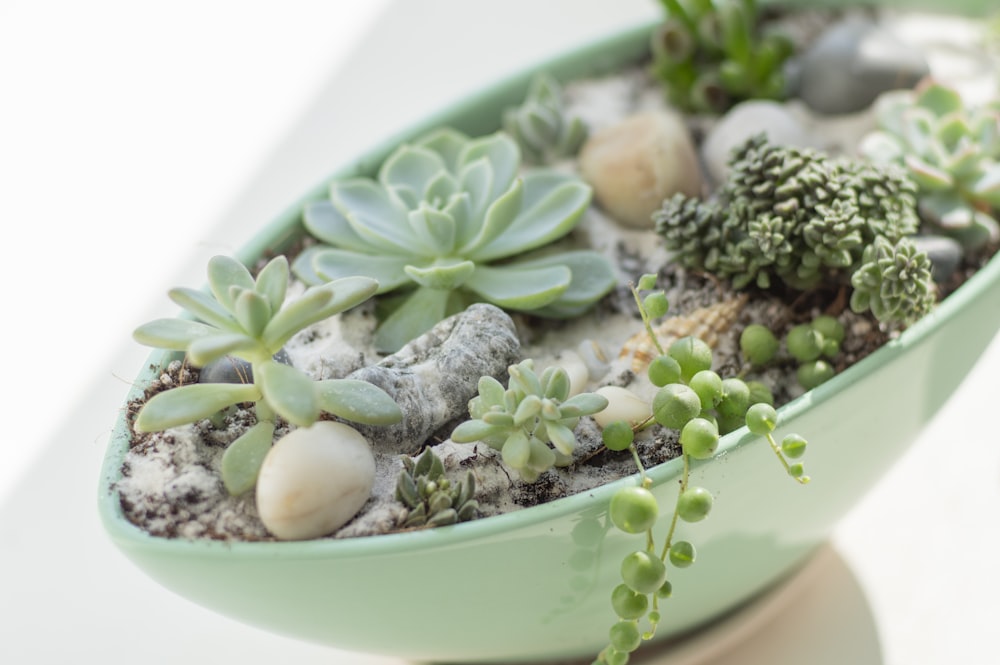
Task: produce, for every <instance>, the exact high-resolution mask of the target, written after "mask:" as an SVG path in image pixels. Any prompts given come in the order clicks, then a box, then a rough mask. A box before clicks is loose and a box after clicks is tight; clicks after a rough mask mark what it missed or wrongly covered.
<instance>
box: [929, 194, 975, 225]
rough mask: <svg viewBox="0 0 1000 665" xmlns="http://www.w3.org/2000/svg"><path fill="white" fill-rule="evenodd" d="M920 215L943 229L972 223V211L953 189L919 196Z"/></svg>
mask: <svg viewBox="0 0 1000 665" xmlns="http://www.w3.org/2000/svg"><path fill="white" fill-rule="evenodd" d="M919 209H920V216H921V217H923V218H925V219H926V220H927V221H929V222H931V223H933V224H935V225H937V226H940V227H941V228H943V229H947V230H950V229H961V228H965V227H967V226H969V225H970V224H972V220H973V215H974V211H973V209H972V208H971V207H970V206H969V204H968V202H967V201H965V200H964V199H963V198H962V197H961V196H959V195H958V193H957V192H956V191H954V190H946V191H940V192H932V193H929V194H925V195H923V196H921V197H920V201H919Z"/></svg>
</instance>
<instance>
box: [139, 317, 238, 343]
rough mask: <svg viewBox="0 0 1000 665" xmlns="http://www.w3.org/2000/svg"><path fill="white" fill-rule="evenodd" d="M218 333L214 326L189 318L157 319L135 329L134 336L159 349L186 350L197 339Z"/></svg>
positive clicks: (140, 341) (141, 341)
mask: <svg viewBox="0 0 1000 665" xmlns="http://www.w3.org/2000/svg"><path fill="white" fill-rule="evenodd" d="M216 334H218V330H217V329H216V328H213V327H212V326H208V325H205V324H204V323H201V322H198V321H188V320H187V319H156V320H155V321H150V322H149V323H144V324H143V325H141V326H139V327H138V328H136V329H135V331H134V332H133V333H132V338H133V339H135V341H137V342H139V343H140V344H144V345H146V346H154V347H156V348H158V349H170V350H171V351H184V350H186V349H187V348H188V346H189V345H190V344H191V342H193V341H195V340H196V339H201V338H203V337H208V336H210V335H216Z"/></svg>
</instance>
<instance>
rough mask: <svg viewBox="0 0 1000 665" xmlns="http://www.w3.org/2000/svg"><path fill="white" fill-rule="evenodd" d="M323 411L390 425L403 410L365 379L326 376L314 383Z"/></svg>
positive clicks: (366, 421) (371, 422)
mask: <svg viewBox="0 0 1000 665" xmlns="http://www.w3.org/2000/svg"><path fill="white" fill-rule="evenodd" d="M316 394H317V396H318V397H319V405H320V408H321V409H322V410H323V411H326V412H327V413H332V414H333V415H335V416H337V417H338V418H343V419H345V420H350V421H353V422H356V423H361V424H363V425H392V424H394V423H398V422H399V421H401V420H402V419H403V412H402V411H400V409H399V405H397V404H396V402H394V401H393V399H392V397H390V396H389V394H388V393H387V392H385V391H384V390H382V389H381V388H379V387H378V386H375V385H372V384H371V383H368V382H367V381H357V380H354V379H327V380H325V381H319V382H318V383H317V384H316Z"/></svg>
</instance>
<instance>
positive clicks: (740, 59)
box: [652, 0, 792, 112]
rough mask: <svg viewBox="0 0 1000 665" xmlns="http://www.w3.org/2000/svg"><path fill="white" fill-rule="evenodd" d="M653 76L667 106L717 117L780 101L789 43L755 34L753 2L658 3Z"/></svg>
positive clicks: (696, 0) (670, 0)
mask: <svg viewBox="0 0 1000 665" xmlns="http://www.w3.org/2000/svg"><path fill="white" fill-rule="evenodd" d="M660 2H661V4H662V5H663V7H664V9H665V10H666V18H665V19H664V21H663V23H662V24H660V26H658V28H657V30H656V31H655V32H654V33H653V38H652V52H653V72H654V74H655V75H656V76H657V77H658V78H659V79H660V80H661V81H662V82H663V84H664V85H665V87H666V92H667V98H668V100H669V101H670V103H671V104H673V105H674V106H677V107H678V108H680V109H682V110H685V111H695V112H722V111H725V110H726V109H728V108H729V107H731V106H732V105H733V104H735V103H737V102H740V101H743V100H746V99H781V98H783V97H784V96H785V94H786V84H785V76H784V73H783V64H784V62H785V60H787V59H788V57H789V56H790V55H791V54H792V43H791V41H790V40H789V39H788V38H787V37H785V36H784V35H781V34H779V33H776V32H772V33H765V31H764V30H762V29H761V27H760V24H759V20H758V14H757V7H756V2H755V1H754V0H660Z"/></svg>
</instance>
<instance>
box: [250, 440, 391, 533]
mask: <svg viewBox="0 0 1000 665" xmlns="http://www.w3.org/2000/svg"><path fill="white" fill-rule="evenodd" d="M374 483H375V458H374V456H373V455H372V451H371V447H370V446H369V445H368V441H367V440H365V438H364V437H363V436H361V434H359V433H358V432H357V431H356V430H355V429H353V428H351V427H348V426H347V425H344V424H343V423H335V422H329V421H321V422H318V423H316V424H314V425H312V426H311V427H302V428H299V429H296V430H294V431H292V432H290V433H289V434H286V435H285V436H283V437H282V438H281V439H279V440H278V442H277V443H275V444H274V446H273V447H272V448H271V450H270V451H268V453H267V456H266V457H265V458H264V463H263V465H262V466H261V469H260V476H259V477H258V479H257V512H259V513H260V518H261V521H262V522H263V523H264V526H265V527H267V530H268V531H270V532H271V533H272V534H274V535H275V536H276V537H278V538H280V539H281V540H305V539H308V538H319V537H320V536H325V535H328V534H330V533H332V532H334V531H336V530H337V529H338V528H340V527H341V526H343V525H344V524H346V523H347V521H348V520H350V519H351V518H352V517H354V515H356V514H357V512H358V511H359V510H361V507H362V506H363V505H364V504H365V502H366V501H367V500H368V497H369V496H370V495H371V491H372V486H373V485H374Z"/></svg>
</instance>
